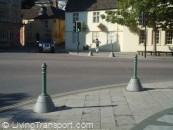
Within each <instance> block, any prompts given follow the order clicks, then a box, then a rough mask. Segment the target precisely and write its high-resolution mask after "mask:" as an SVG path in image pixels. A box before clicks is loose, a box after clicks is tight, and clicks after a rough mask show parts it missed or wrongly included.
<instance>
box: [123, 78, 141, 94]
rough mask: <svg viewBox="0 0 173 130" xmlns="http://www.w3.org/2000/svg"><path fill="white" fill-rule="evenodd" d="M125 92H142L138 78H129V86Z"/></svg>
mask: <svg viewBox="0 0 173 130" xmlns="http://www.w3.org/2000/svg"><path fill="white" fill-rule="evenodd" d="M126 90H128V91H133V92H138V91H142V90H143V87H142V84H141V82H140V80H139V79H138V78H136V79H134V78H131V80H130V82H129V84H128V85H127V87H126Z"/></svg>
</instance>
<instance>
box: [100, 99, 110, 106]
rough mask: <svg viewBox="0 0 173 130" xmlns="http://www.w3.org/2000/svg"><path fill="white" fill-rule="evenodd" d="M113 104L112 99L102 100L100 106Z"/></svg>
mask: <svg viewBox="0 0 173 130" xmlns="http://www.w3.org/2000/svg"><path fill="white" fill-rule="evenodd" d="M111 105H112V102H111V99H110V100H109V99H108V100H105V99H104V100H100V106H105V107H106V106H111Z"/></svg>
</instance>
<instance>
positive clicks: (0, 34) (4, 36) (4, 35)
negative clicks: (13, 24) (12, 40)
mask: <svg viewBox="0 0 173 130" xmlns="http://www.w3.org/2000/svg"><path fill="white" fill-rule="evenodd" d="M6 42H8V32H4V31H0V43H6Z"/></svg>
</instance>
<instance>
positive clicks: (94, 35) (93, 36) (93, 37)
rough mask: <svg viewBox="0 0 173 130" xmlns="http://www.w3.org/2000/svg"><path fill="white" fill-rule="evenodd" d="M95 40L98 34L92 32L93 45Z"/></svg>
mask: <svg viewBox="0 0 173 130" xmlns="http://www.w3.org/2000/svg"><path fill="white" fill-rule="evenodd" d="M96 38H99V33H98V32H93V35H92V42H93V43H94V42H95V40H96Z"/></svg>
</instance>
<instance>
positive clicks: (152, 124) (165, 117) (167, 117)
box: [131, 107, 173, 130]
mask: <svg viewBox="0 0 173 130" xmlns="http://www.w3.org/2000/svg"><path fill="white" fill-rule="evenodd" d="M161 127H162V129H165V128H167V129H169V127H171V128H172V127H173V107H172V108H169V109H166V110H163V111H161V112H158V113H156V114H154V115H152V116H150V117H148V118H146V119H145V120H143V121H142V122H140V123H139V124H137V125H136V126H135V127H133V128H132V129H131V130H143V129H151V130H154V129H155V130H156V129H159V128H161ZM171 128H170V129H171Z"/></svg>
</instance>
